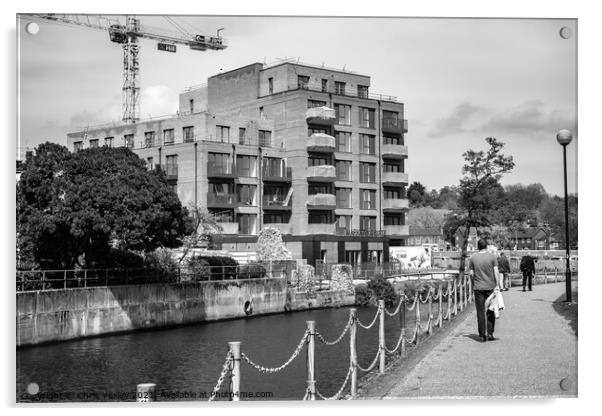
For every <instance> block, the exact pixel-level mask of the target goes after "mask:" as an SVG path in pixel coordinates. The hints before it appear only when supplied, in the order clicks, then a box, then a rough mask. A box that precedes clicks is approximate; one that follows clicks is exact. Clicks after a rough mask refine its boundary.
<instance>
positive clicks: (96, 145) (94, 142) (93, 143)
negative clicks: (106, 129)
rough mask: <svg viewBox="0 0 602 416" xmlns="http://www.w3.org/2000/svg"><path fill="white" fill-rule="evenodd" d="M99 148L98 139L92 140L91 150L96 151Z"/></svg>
mask: <svg viewBox="0 0 602 416" xmlns="http://www.w3.org/2000/svg"><path fill="white" fill-rule="evenodd" d="M97 147H98V139H91V140H90V149H96V148H97Z"/></svg>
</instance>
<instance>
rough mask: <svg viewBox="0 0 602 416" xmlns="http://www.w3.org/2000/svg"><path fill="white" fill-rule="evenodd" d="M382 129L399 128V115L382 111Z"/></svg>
mask: <svg viewBox="0 0 602 416" xmlns="http://www.w3.org/2000/svg"><path fill="white" fill-rule="evenodd" d="M383 127H384V128H395V129H398V128H400V127H401V124H400V120H399V113H397V112H395V111H386V110H383Z"/></svg>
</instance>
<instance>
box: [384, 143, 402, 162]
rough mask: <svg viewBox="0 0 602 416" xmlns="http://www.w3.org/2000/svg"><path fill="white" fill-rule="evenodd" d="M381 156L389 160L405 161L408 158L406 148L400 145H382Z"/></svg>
mask: <svg viewBox="0 0 602 416" xmlns="http://www.w3.org/2000/svg"><path fill="white" fill-rule="evenodd" d="M381 154H382V156H383V157H387V158H389V159H405V158H407V157H408V146H402V145H400V144H383V147H382V148H381Z"/></svg>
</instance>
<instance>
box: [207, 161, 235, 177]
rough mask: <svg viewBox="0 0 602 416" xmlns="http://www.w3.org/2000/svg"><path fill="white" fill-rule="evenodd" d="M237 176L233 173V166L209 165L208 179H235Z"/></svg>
mask: <svg viewBox="0 0 602 416" xmlns="http://www.w3.org/2000/svg"><path fill="white" fill-rule="evenodd" d="M235 176H236V175H235V174H234V173H233V170H232V165H231V164H218V163H209V164H207V177H208V178H233V177H235Z"/></svg>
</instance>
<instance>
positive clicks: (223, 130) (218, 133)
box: [215, 126, 230, 142]
mask: <svg viewBox="0 0 602 416" xmlns="http://www.w3.org/2000/svg"><path fill="white" fill-rule="evenodd" d="M215 137H217V138H218V139H220V141H222V142H227V141H229V140H230V127H228V126H215Z"/></svg>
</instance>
